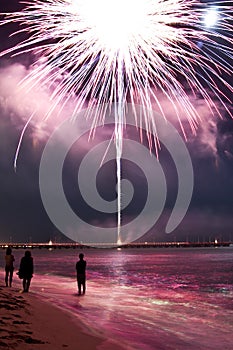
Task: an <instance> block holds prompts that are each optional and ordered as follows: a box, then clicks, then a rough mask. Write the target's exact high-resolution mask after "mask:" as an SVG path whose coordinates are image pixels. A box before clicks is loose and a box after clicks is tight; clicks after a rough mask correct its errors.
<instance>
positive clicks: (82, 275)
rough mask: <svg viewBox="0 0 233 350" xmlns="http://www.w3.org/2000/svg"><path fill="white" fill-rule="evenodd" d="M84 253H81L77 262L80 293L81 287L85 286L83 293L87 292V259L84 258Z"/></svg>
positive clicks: (79, 292) (79, 291)
mask: <svg viewBox="0 0 233 350" xmlns="http://www.w3.org/2000/svg"><path fill="white" fill-rule="evenodd" d="M83 258H84V254H83V253H80V254H79V261H78V262H77V263H76V271H77V283H78V295H81V287H83V294H85V292H86V265H87V263H86V261H85V260H84V259H83Z"/></svg>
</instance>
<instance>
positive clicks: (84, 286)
mask: <svg viewBox="0 0 233 350" xmlns="http://www.w3.org/2000/svg"><path fill="white" fill-rule="evenodd" d="M85 293H86V280H85V278H84V280H83V294H85Z"/></svg>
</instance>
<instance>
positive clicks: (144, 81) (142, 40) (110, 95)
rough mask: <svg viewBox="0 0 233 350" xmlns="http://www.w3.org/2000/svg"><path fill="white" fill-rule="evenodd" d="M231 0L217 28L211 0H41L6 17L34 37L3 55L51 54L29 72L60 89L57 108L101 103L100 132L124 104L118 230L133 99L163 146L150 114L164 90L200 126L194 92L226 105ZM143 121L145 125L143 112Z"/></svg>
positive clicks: (32, 79) (118, 128)
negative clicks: (110, 109)
mask: <svg viewBox="0 0 233 350" xmlns="http://www.w3.org/2000/svg"><path fill="white" fill-rule="evenodd" d="M231 4H232V3H231V2H230V1H214V2H213V1H211V6H212V7H213V8H214V10H215V12H214V13H215V15H216V9H218V8H219V15H218V19H219V20H218V22H217V23H215V28H212V27H211V26H212V22H211V21H210V18H209V19H208V23H211V25H209V26H206V25H205V21H203V18H204V17H205V15H206V14H207V13H208V16H209V7H210V6H209V5H208V2H207V3H204V2H203V1H198V0H114V1H113V0H112V1H110V0H37V1H32V2H24V8H23V9H22V11H20V12H14V13H8V14H5V18H4V20H3V21H2V22H1V24H2V25H4V24H7V23H11V22H17V23H19V24H20V29H19V31H18V32H16V33H14V35H17V34H18V33H20V32H26V33H27V34H28V38H27V39H25V40H24V41H22V42H20V43H19V44H17V45H16V46H14V47H12V48H10V49H8V50H6V51H4V52H3V53H2V54H1V55H6V54H12V55H17V54H22V53H27V52H32V53H34V54H35V57H37V58H38V57H39V58H38V59H39V60H40V59H41V57H43V58H44V60H43V61H42V62H41V61H40V63H39V64H37V63H36V62H35V64H34V69H33V71H32V73H30V74H29V75H28V77H27V79H26V83H28V84H29V86H32V85H35V84H53V86H56V88H55V89H54V93H53V96H52V98H53V99H54V105H56V104H58V103H60V102H62V103H66V101H67V100H68V99H69V96H71V95H72V96H74V95H75V96H77V104H76V108H75V110H74V115H75V113H76V112H77V111H78V110H80V109H81V108H82V107H83V106H84V105H88V107H90V108H91V107H95V108H97V110H98V113H97V114H96V115H95V118H94V120H93V124H92V126H93V130H95V126H96V125H97V124H98V122H99V121H101V122H102V123H104V118H105V112H106V110H103V106H106V105H107V106H111V105H112V104H114V103H115V104H117V106H118V109H117V110H118V112H117V113H116V116H115V140H116V149H117V156H116V160H117V178H118V212H119V214H118V227H120V221H121V220H120V194H121V193H120V192H121V190H120V177H121V154H122V142H123V128H124V124H125V123H126V120H125V116H124V108H125V105H126V101H129V102H131V103H133V104H135V103H138V104H140V105H141V106H142V107H143V110H144V113H143V118H144V121H145V125H146V128H147V132H148V135H147V136H148V141H149V146H150V147H152V143H153V141H154V144H155V147H156V148H157V141H156V136H157V135H156V121H155V120H153V119H152V116H151V114H150V113H149V112H148V111H150V110H151V108H152V105H153V104H156V105H157V107H159V108H160V111H161V112H162V113H163V110H162V107H161V106H160V102H159V98H158V94H157V92H158V91H159V92H162V93H163V94H164V95H165V96H166V97H167V98H168V100H170V102H171V103H172V104H173V106H174V110H175V111H176V113H177V118H178V119H179V112H178V109H177V107H176V106H177V105H178V106H180V107H181V108H182V110H184V111H185V112H186V115H187V120H188V121H189V124H190V126H191V129H192V130H193V131H195V128H196V126H197V122H198V119H199V116H198V114H197V112H196V111H195V108H194V106H193V105H192V103H191V100H190V98H189V95H190V94H192V96H194V97H195V95H196V94H198V95H199V96H201V97H202V98H203V99H204V100H205V101H206V103H207V105H208V106H209V108H210V110H214V111H216V112H218V104H217V103H216V102H215V100H218V101H219V102H221V103H222V104H223V105H224V101H226V96H224V94H223V92H222V90H221V89H220V88H218V83H217V81H219V82H220V83H221V84H222V85H223V86H224V87H225V88H226V89H228V90H229V91H230V92H232V91H233V89H232V86H231V85H230V84H229V83H227V82H226V81H225V80H224V79H223V78H222V77H221V72H224V73H225V74H229V75H230V74H231V71H232V67H231V64H230V60H231V59H232V53H233V50H232V44H233V40H232V37H230V31H231V29H232V6H231ZM216 42H217V46H218V54H216V52H215V51H216ZM200 43H201V45H200ZM229 44H230V48H229ZM223 57H225V59H224V58H223ZM58 78H59V79H58ZM58 81H59V82H58ZM203 81H204V82H205V85H206V86H207V87H208V89H206V86H203V84H202V82H203ZM187 91H189V92H188V93H187ZM213 95H214V99H213ZM224 106H225V105H224ZM225 108H227V107H226V106H225ZM163 115H164V116H165V113H163ZM135 118H136V119H137V118H139V120H138V125H139V126H140V124H141V121H140V118H142V116H140V117H139V116H135ZM180 124H181V122H180ZM181 127H182V125H181ZM182 130H183V128H182ZM183 132H184V130H183ZM150 135H152V137H151V136H150Z"/></svg>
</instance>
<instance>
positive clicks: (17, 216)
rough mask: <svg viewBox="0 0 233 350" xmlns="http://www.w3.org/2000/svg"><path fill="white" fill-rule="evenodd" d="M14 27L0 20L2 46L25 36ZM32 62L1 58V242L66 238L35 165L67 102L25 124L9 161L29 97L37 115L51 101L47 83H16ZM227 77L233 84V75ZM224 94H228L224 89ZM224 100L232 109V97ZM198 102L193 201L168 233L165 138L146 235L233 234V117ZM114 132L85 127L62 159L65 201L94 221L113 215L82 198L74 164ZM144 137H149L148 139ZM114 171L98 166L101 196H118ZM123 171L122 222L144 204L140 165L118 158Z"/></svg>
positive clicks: (171, 194) (7, 6)
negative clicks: (126, 200) (27, 87)
mask: <svg viewBox="0 0 233 350" xmlns="http://www.w3.org/2000/svg"><path fill="white" fill-rule="evenodd" d="M0 6H1V11H2V12H4V11H13V10H15V9H19V8H20V5H19V3H18V1H13V0H10V1H9V0H1V5H0ZM16 29H17V26H16V25H13V24H12V25H7V26H5V27H0V35H1V41H0V50H1V51H2V50H3V49H6V48H7V47H10V46H12V45H13V44H15V43H16V42H17V41H18V40H19V38H20V39H22V35H19V36H16V37H15V38H11V39H9V38H8V35H9V34H10V33H11V32H12V31H14V30H16ZM216 50H217V48H216ZM229 61H230V59H229ZM32 62H33V58H32V57H31V56H30V55H29V54H24V55H19V56H17V57H14V58H10V57H8V56H5V57H2V58H1V59H0V241H3V242H6V241H13V242H28V241H34V242H39V241H48V240H49V239H53V240H55V239H56V240H57V241H63V240H66V239H67V238H66V237H65V235H63V234H62V233H61V232H60V231H59V230H58V229H57V228H56V227H55V226H54V224H53V223H52V222H51V221H50V219H49V218H48V215H47V213H46V211H45V209H44V207H43V204H42V200H41V197H40V190H39V166H40V159H41V155H42V152H43V149H44V147H45V144H46V142H47V140H48V138H49V136H50V135H51V132H52V131H53V130H54V127H55V126H56V125H58V123H59V122H60V121H61V119H62V118H67V116H68V115H69V113H70V109H72V102H70V105H68V106H67V108H66V109H65V111H64V112H63V113H64V114H65V115H62V116H56V117H55V118H54V119H52V118H51V120H50V121H49V122H48V124H47V125H44V124H43V126H41V125H40V127H38V124H32V125H30V126H29V127H28V128H27V130H26V132H25V135H24V138H23V142H22V146H21V149H20V153H19V157H18V163H17V171H16V172H15V171H14V165H13V162H14V157H15V152H16V149H17V144H18V142H19V137H20V134H21V132H22V129H23V127H24V125H25V122H26V120H27V119H28V115H29V114H30V112H31V111H32V110H33V106H34V103H37V104H38V103H39V105H40V109H39V113H40V114H41V115H43V113H44V111H45V110H46V106H48V105H49V103H50V101H49V98H50V93H51V92H50V91H49V89H48V90H47V91H43V92H41V91H39V92H35V91H29V92H28V94H27V95H23V96H21V95H20V93H19V91H18V89H17V83H18V82H19V81H20V80H21V79H22V78H23V77H25V76H26V74H27V72H29V71H30V69H31V66H30V65H31V63H32ZM227 79H228V81H229V84H231V83H232V77H228V78H227ZM221 88H222V87H221ZM228 97H229V98H230V99H231V100H232V94H230V93H229V92H228ZM227 104H228V108H229V110H231V111H232V104H230V103H229V102H227ZM195 107H196V108H199V109H200V110H201V114H202V122H201V123H200V125H199V127H198V130H197V135H193V134H192V133H191V131H190V128H189V126H188V125H187V123H186V122H185V119H184V126H185V128H186V131H187V141H186V146H187V148H188V150H189V152H190V155H191V159H192V163H193V169H194V191H193V196H192V200H191V204H190V207H189V209H188V212H187V214H186V216H185V218H184V219H183V221H182V222H181V224H180V225H179V226H178V227H177V228H176V230H175V231H174V232H172V233H171V234H165V226H166V222H167V220H168V217H169V216H170V213H171V211H172V208H173V206H174V202H175V199H176V194H177V175H176V170H175V167H174V164H173V162H172V159H171V157H170V155H169V153H168V151H167V150H166V148H165V147H163V145H162V149H161V151H160V154H159V159H160V162H161V166H162V168H163V170H164V173H165V176H166V180H167V188H168V194H167V199H166V204H165V208H164V211H163V213H162V215H161V217H160V218H159V220H158V221H157V223H156V224H155V226H154V227H152V228H151V230H150V231H149V232H148V233H147V234H146V235H145V236H144V237H143V238H142V240H143V241H144V240H145V241H173V240H175V239H176V240H180V241H182V240H186V239H189V240H197V239H199V240H201V241H202V240H209V239H212V240H213V239H215V238H217V239H221V240H227V241H228V240H229V239H231V240H233V120H232V119H231V117H230V115H229V113H228V112H227V111H226V110H225V109H224V108H223V107H220V109H219V110H220V112H221V118H220V117H219V116H218V115H217V113H215V112H214V115H211V114H210V112H209V111H208V109H207V108H205V107H204V104H203V101H202V100H196V101H195ZM167 114H168V115H167V117H168V119H170V121H171V122H172V123H173V125H175V126H176V127H177V130H179V131H180V129H179V126H178V124H177V123H176V121H175V120H174V118H173V116H172V115H171V113H170V112H169V110H167ZM184 118H185V116H184ZM111 132H112V128H111V126H108V127H107V126H106V127H104V128H99V129H98V130H97V132H96V137H95V139H94V141H92V142H89V143H88V140H87V139H88V135H84V136H83V137H82V139H81V140H80V141H79V142H80V143H79V144H75V145H74V146H73V147H72V149H71V150H70V152H69V154H68V156H67V159H66V161H65V164H64V176H63V185H64V190H65V193H66V196H67V200H68V202H69V203H70V205H71V207H72V209H73V210H74V212H76V213H78V215H80V217H81V218H82V219H83V220H85V221H86V222H89V223H92V224H95V225H96V226H97V227H98V226H104V227H112V226H114V225H115V222H116V215H115V214H103V213H98V212H96V211H94V210H92V209H91V208H89V207H88V206H87V205H86V204H85V203H84V201H82V199H81V197H80V192H79V189H78V187H77V183H76V176H77V168H78V164H79V163H80V161H81V159H82V157H83V156H84V155H85V152H87V150H88V149H91V148H92V147H93V145H96V144H98V142H99V141H103V140H107V139H109V135H111ZM126 137H127V138H132V139H135V140H138V139H139V137H138V133H137V131H136V130H134V129H133V128H128V129H127V130H126ZM144 144H145V145H146V144H147V142H146V140H145V139H144ZM149 168H150V164H148V169H149ZM115 171H116V165H115V163H114V162H113V161H111V162H108V163H107V164H106V165H104V166H103V168H101V169H100V171H99V174H98V178H97V186H98V190H99V192H100V194H101V195H102V196H103V198H104V199H106V200H112V199H114V198H115V196H116V193H115V185H116V176H115ZM122 173H123V177H124V178H126V179H128V180H130V181H132V183H133V185H134V188H135V194H134V198H133V201H132V203H130V205H129V206H128V207H127V208H126V209H125V210H124V212H123V223H127V222H129V221H130V220H131V219H132V218H134V217H135V216H137V215H138V213H140V211H141V210H142V207H143V203H144V202H145V200H146V194H147V184H146V180H145V179H144V177H143V172H142V170H141V169H139V168H138V166H137V165H135V164H133V163H131V162H130V161H123V170H122ZM142 225H143V223H142Z"/></svg>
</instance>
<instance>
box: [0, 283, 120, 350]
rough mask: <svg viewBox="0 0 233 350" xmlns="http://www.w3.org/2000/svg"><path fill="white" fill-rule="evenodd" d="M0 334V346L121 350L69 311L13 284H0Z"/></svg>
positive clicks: (21, 349) (42, 349) (19, 349)
mask: <svg viewBox="0 0 233 350" xmlns="http://www.w3.org/2000/svg"><path fill="white" fill-rule="evenodd" d="M0 333H1V338H0V349H16V350H34V349H38V350H60V349H69V350H76V349H77V348H79V347H80V348H82V349H83V350H92V349H93V350H94V349H97V350H109V349H111V350H120V349H123V348H122V347H121V346H120V345H119V344H116V343H115V342H114V341H113V340H112V339H108V338H107V337H105V336H104V334H98V333H97V331H95V330H94V329H89V328H88V327H87V326H86V325H85V324H84V323H83V322H81V321H80V320H78V318H77V319H74V317H72V316H71V315H70V314H69V312H66V311H65V310H62V309H61V308H59V307H57V306H55V305H54V304H51V303H49V302H48V301H45V300H43V298H40V297H39V296H38V295H37V294H36V293H33V292H32V293H31V292H29V293H19V289H18V288H17V287H12V288H7V287H3V286H0Z"/></svg>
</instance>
